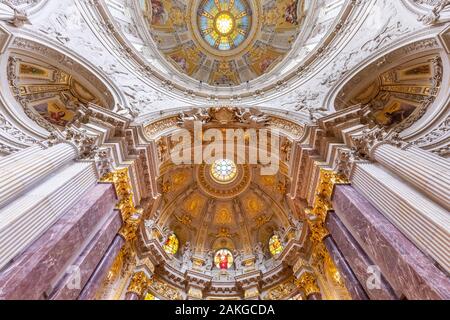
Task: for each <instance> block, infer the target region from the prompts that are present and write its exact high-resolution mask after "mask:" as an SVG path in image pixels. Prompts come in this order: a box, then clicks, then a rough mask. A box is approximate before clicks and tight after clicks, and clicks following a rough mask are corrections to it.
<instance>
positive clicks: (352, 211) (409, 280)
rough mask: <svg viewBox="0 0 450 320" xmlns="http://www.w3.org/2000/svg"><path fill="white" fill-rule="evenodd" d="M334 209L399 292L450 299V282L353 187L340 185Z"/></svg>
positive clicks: (415, 295) (336, 193)
mask: <svg viewBox="0 0 450 320" xmlns="http://www.w3.org/2000/svg"><path fill="white" fill-rule="evenodd" d="M333 207H334V209H335V212H336V214H337V216H338V217H339V219H340V220H341V221H342V222H343V224H344V225H345V227H346V228H347V229H348V230H349V232H350V233H351V235H352V236H353V237H354V238H355V240H356V241H357V242H358V244H359V245H360V246H361V248H362V249H363V250H364V252H365V253H366V254H367V255H368V257H369V258H370V259H371V260H372V261H373V262H374V264H376V265H377V266H378V267H379V268H380V270H381V272H382V274H383V275H384V276H385V277H386V279H387V280H388V282H389V283H390V284H391V286H392V288H393V289H394V290H395V291H396V292H401V293H402V294H403V295H404V297H406V298H407V299H410V300H414V299H418V300H422V299H445V300H448V299H450V280H449V277H448V275H447V274H444V273H443V272H442V271H441V270H440V269H438V268H437V267H436V266H435V265H434V261H432V260H431V259H429V258H428V257H427V256H425V255H424V254H423V253H422V252H421V251H420V250H418V249H417V247H416V246H414V245H413V244H412V243H411V241H409V240H408V239H407V238H406V237H405V236H404V235H403V234H402V233H401V232H400V231H399V230H397V229H396V228H395V227H394V226H393V225H392V224H391V223H390V222H389V221H388V220H387V219H386V218H385V217H384V216H383V215H382V214H381V213H380V212H379V211H378V210H377V209H376V208H374V207H373V206H372V205H371V204H370V203H369V202H368V201H367V200H366V199H365V198H364V197H363V196H362V195H361V194H359V193H358V192H357V191H356V190H355V189H354V188H353V187H351V186H338V187H337V188H336V190H335V193H334V197H333Z"/></svg>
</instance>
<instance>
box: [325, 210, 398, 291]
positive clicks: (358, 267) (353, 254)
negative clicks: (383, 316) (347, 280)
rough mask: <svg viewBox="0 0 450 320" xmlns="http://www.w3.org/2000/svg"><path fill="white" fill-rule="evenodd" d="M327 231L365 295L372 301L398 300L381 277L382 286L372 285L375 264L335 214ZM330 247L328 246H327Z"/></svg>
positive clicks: (330, 216) (328, 220) (329, 217)
mask: <svg viewBox="0 0 450 320" xmlns="http://www.w3.org/2000/svg"><path fill="white" fill-rule="evenodd" d="M326 227H327V230H328V231H329V232H330V234H331V236H332V239H333V242H334V243H335V244H336V246H337V247H338V249H339V252H341V253H342V256H343V258H344V259H345V261H346V262H347V264H348V266H349V267H350V269H351V270H352V274H354V275H355V277H356V278H357V281H358V284H359V285H360V286H362V288H363V290H364V292H365V294H367V296H368V298H370V299H372V300H397V299H398V296H397V295H396V294H395V293H394V291H393V290H392V287H391V286H390V285H389V283H388V282H387V281H386V279H385V277H384V276H382V275H381V277H380V279H379V280H380V285H379V286H378V287H377V288H373V287H371V285H370V281H369V280H370V277H371V273H370V272H369V271H370V270H371V268H372V266H374V265H375V264H374V263H373V262H372V261H371V260H370V258H369V257H368V256H367V254H366V253H365V252H364V251H363V250H362V249H361V247H360V246H359V244H358V243H357V241H356V240H355V238H353V236H352V235H351V234H350V232H349V231H348V230H347V228H345V226H344V225H343V223H342V221H340V220H339V217H338V216H337V215H336V213H334V212H330V213H329V214H328V217H327V221H326ZM327 247H328V246H327Z"/></svg>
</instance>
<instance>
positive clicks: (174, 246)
mask: <svg viewBox="0 0 450 320" xmlns="http://www.w3.org/2000/svg"><path fill="white" fill-rule="evenodd" d="M179 246H180V241H179V240H178V237H177V236H176V235H175V233H173V234H172V235H171V236H170V237H169V238H168V239H167V241H166V243H165V244H164V246H163V248H164V251H166V252H167V253H168V254H172V255H175V254H177V252H178V248H179Z"/></svg>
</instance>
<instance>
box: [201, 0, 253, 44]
mask: <svg viewBox="0 0 450 320" xmlns="http://www.w3.org/2000/svg"><path fill="white" fill-rule="evenodd" d="M197 23H198V27H199V30H200V33H201V35H202V38H203V40H205V41H206V42H207V43H208V44H209V45H210V46H211V47H213V48H215V49H217V50H221V51H227V50H232V49H234V48H236V47H238V46H239V45H240V44H242V43H243V42H244V41H245V39H247V37H248V34H249V32H250V27H251V23H252V14H251V9H250V6H249V4H248V2H247V1H246V0H234V1H233V0H225V1H224V0H220V1H218V0H203V1H202V2H201V3H200V6H199V8H198V21H197Z"/></svg>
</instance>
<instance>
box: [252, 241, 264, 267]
mask: <svg viewBox="0 0 450 320" xmlns="http://www.w3.org/2000/svg"><path fill="white" fill-rule="evenodd" d="M254 254H255V257H256V265H257V266H258V267H260V268H261V267H262V266H263V263H264V252H263V245H262V243H261V242H259V243H258V244H257V245H256V246H255V251H254Z"/></svg>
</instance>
